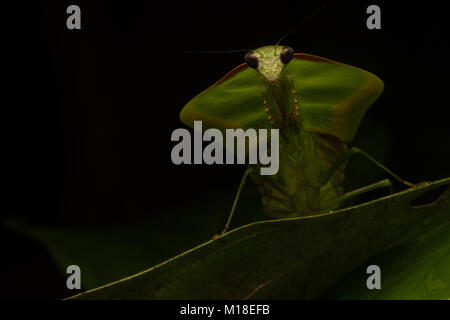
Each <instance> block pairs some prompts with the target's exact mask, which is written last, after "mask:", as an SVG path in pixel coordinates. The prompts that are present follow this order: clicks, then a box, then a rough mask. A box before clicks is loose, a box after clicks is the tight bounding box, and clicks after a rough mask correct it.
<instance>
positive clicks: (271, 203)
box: [180, 44, 414, 234]
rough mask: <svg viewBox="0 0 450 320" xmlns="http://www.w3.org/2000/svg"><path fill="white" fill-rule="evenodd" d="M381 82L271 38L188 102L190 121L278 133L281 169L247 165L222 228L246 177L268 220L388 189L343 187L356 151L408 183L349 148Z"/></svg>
mask: <svg viewBox="0 0 450 320" xmlns="http://www.w3.org/2000/svg"><path fill="white" fill-rule="evenodd" d="M383 88H384V84H383V82H382V80H381V79H379V78H378V77H377V76H375V75H374V74H372V73H370V72H368V71H365V70H362V69H359V68H357V67H353V66H350V65H346V64H343V63H340V62H336V61H333V60H330V59H326V58H322V57H318V56H314V55H310V54H304V53H294V50H293V49H292V48H291V47H288V46H283V45H279V44H276V45H272V46H264V47H261V48H258V49H255V50H252V51H250V52H248V53H247V54H246V55H245V63H243V64H241V65H239V66H237V67H236V68H234V69H233V70H231V71H230V72H229V73H228V74H226V75H225V76H224V77H223V78H222V79H220V80H219V81H217V82H216V83H214V84H213V85H212V86H210V87H209V88H207V89H206V90H204V91H203V92H201V93H200V94H198V95H197V96H195V97H194V98H193V99H192V100H191V101H189V102H188V103H187V104H186V105H185V106H184V108H183V109H182V111H181V113H180V119H181V121H182V122H183V123H184V124H186V125H188V126H191V127H192V126H193V122H194V121H195V120H202V121H203V124H204V126H205V128H218V129H220V130H225V129H227V128H242V129H244V130H245V129H248V128H267V129H273V128H276V129H279V131H280V141H279V153H280V160H279V161H280V164H279V165H280V168H279V171H278V173H277V174H276V175H272V176H262V175H260V174H258V170H255V168H256V167H258V165H249V166H248V168H247V170H246V171H245V173H244V175H243V177H242V180H241V183H240V185H239V188H238V191H237V194H236V197H235V199H234V202H233V205H232V208H231V211H230V215H229V218H228V221H227V223H226V226H225V228H224V230H223V232H222V234H224V233H226V231H227V230H228V229H229V226H230V222H231V218H232V216H233V213H234V211H235V209H236V205H237V202H238V199H239V196H240V193H241V191H242V188H243V186H244V184H245V181H246V179H247V177H248V176H250V177H251V178H252V179H253V180H254V181H255V183H256V184H257V186H258V189H259V191H260V193H261V196H262V205H263V209H264V212H265V213H266V214H267V215H268V216H270V217H273V218H290V217H301V216H310V215H315V214H319V213H323V212H327V211H330V210H333V209H335V208H337V207H338V206H339V205H340V204H341V203H342V201H344V200H346V199H350V198H353V197H355V196H357V195H360V194H362V193H366V192H369V191H372V190H375V189H380V188H389V190H390V191H391V192H392V182H391V180H389V179H383V180H381V181H379V182H376V183H373V184H370V185H367V186H364V187H361V188H359V189H356V190H352V191H349V192H344V190H343V187H342V185H343V182H344V176H345V174H344V170H345V167H346V165H347V163H348V160H349V158H351V157H352V156H354V155H356V154H359V155H361V156H363V157H365V158H366V159H367V160H368V161H370V162H371V163H373V164H374V165H376V166H378V167H379V168H381V169H382V170H384V171H385V172H386V173H388V174H389V175H390V176H391V177H392V178H394V179H395V180H397V181H399V182H400V183H402V184H404V185H406V186H408V187H411V186H413V185H414V184H412V183H411V182H408V181H406V180H404V179H402V178H400V177H399V176H398V175H396V174H395V173H394V172H392V171H391V170H389V169H388V168H387V167H385V166H384V165H383V164H381V163H380V162H379V161H377V160H376V159H374V158H373V157H372V156H370V155H369V154H367V153H366V152H364V151H362V150H360V149H358V148H356V147H349V146H348V144H349V143H350V142H351V141H352V139H353V138H354V136H355V134H356V131H357V129H358V126H359V124H360V122H361V120H362V118H363V117H364V114H365V112H366V111H367V110H368V108H369V107H370V106H371V105H372V104H373V103H374V102H375V100H376V99H377V98H378V97H379V96H380V95H381V93H382V91H383ZM269 139H270V137H269Z"/></svg>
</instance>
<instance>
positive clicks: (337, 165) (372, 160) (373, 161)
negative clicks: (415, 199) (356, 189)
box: [321, 147, 414, 187]
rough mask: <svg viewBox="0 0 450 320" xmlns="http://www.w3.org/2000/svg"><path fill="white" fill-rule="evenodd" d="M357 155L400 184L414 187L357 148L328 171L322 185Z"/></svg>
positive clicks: (351, 150) (348, 152) (349, 151)
mask: <svg viewBox="0 0 450 320" xmlns="http://www.w3.org/2000/svg"><path fill="white" fill-rule="evenodd" d="M355 154H360V155H362V156H363V157H364V158H366V159H367V160H369V161H370V162H372V163H373V164H374V165H376V166H377V167H379V168H380V169H382V170H384V171H385V172H387V173H388V174H390V175H391V176H392V177H393V178H394V179H395V180H397V181H398V182H400V183H402V184H404V185H407V186H408V187H412V186H414V183H411V182H408V181H406V180H405V179H402V178H400V177H399V176H398V175H396V174H395V173H393V172H392V171H391V170H389V169H388V168H386V167H385V166H384V165H383V164H382V163H381V162H379V161H378V160H376V159H375V158H373V157H372V156H371V155H369V154H368V153H366V152H364V151H362V150H361V149H358V148H356V147H352V148H351V149H350V150H348V151H347V153H346V154H344V156H343V157H342V158H341V159H339V160H338V161H336V162H335V163H334V164H333V165H332V166H331V167H330V169H328V171H327V172H326V173H325V175H324V176H323V179H322V181H321V183H322V185H323V184H325V183H326V182H327V181H328V180H329V179H330V178H331V176H332V175H333V174H334V172H335V171H336V170H337V169H338V168H339V167H340V166H341V165H342V164H343V163H344V162H345V161H346V160H347V159H348V158H350V157H351V156H353V155H355Z"/></svg>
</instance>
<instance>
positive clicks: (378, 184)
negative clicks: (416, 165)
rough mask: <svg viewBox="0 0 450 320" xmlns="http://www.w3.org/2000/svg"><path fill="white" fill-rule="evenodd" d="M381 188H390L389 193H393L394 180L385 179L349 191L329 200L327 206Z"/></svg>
mask: <svg viewBox="0 0 450 320" xmlns="http://www.w3.org/2000/svg"><path fill="white" fill-rule="evenodd" d="M381 188H389V193H390V194H392V193H393V189H392V182H391V180H389V179H384V180H381V181H378V182H375V183H372V184H369V185H368V186H365V187H362V188H359V189H356V190H353V191H349V192H347V193H344V194H343V195H341V196H339V197H337V198H334V199H332V200H330V201H328V202H327V203H326V204H325V206H331V205H333V204H335V203H339V202H341V201H344V200H347V199H351V198H354V197H356V196H359V195H360V194H363V193H366V192H369V191H372V190H377V189H381Z"/></svg>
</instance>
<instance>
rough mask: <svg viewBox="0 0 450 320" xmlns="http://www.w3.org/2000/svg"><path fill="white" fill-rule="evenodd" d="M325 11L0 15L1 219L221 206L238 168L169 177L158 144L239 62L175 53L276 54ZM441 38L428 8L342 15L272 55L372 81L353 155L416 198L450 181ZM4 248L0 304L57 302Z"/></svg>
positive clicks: (44, 276)
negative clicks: (424, 186) (1, 81)
mask: <svg viewBox="0 0 450 320" xmlns="http://www.w3.org/2000/svg"><path fill="white" fill-rule="evenodd" d="M322 3H325V2H317V1H295V2H294V3H287V2H284V3H281V2H279V3H278V2H272V3H267V4H265V3H261V2H239V3H231V2H209V3H202V4H200V3H188V2H184V3H180V4H179V3H175V2H159V3H157V4H155V3H153V2H151V1H146V2H145V3H144V2H142V3H141V2H135V3H131V2H123V1H122V2H117V3H109V2H104V3H102V2H95V1H75V2H72V1H71V2H68V1H55V2H46V1H41V2H39V3H36V2H33V3H31V4H26V5H25V4H22V5H20V4H17V5H15V7H14V8H11V9H9V10H6V11H5V13H4V15H5V16H6V17H5V19H6V21H7V27H6V29H5V30H7V35H6V39H5V41H6V44H5V46H4V48H3V51H4V52H6V53H7V55H8V59H7V60H5V62H6V64H7V66H8V67H9V68H8V71H10V72H8V74H7V75H5V78H6V83H7V84H6V86H5V87H4V91H5V95H4V99H3V104H2V106H3V108H2V110H3V112H5V113H4V116H3V120H4V128H5V133H4V139H3V141H4V146H5V148H4V149H3V158H4V159H5V160H6V164H5V165H4V177H3V179H2V180H3V185H4V187H5V188H4V190H5V191H6V192H5V194H4V195H5V199H6V201H5V202H4V205H3V210H2V213H3V216H2V219H11V218H14V219H16V218H21V219H25V220H27V221H31V222H33V223H37V224H47V225H61V224H62V225H67V224H76V225H102V224H106V223H108V224H110V223H120V222H121V221H124V220H126V221H128V220H133V219H139V218H140V217H142V216H148V215H158V214H159V212H160V211H161V209H164V208H166V207H168V206H172V207H179V208H183V207H184V206H187V205H188V204H189V203H190V202H191V201H193V200H195V199H202V198H204V197H214V194H215V193H216V192H218V190H222V189H230V188H232V189H233V190H234V189H235V188H236V187H237V185H238V183H239V180H240V177H241V174H242V172H243V170H244V167H237V166H206V165H196V166H194V165H191V166H176V165H173V164H172V163H171V160H170V151H171V148H172V147H173V145H174V143H172V142H171V141H170V135H171V133H172V131H173V130H174V129H176V128H179V127H184V125H183V124H182V123H181V122H180V121H179V112H180V110H181V108H182V107H183V105H184V104H185V103H186V102H188V101H189V100H190V99H191V98H192V97H194V96H195V95H196V94H197V93H199V92H200V91H201V90H203V89H205V88H206V87H208V86H209V85H211V84H212V83H213V82H214V81H216V80H218V79H219V78H220V77H221V76H222V75H224V74H225V73H226V72H228V71H229V70H230V69H232V68H233V67H235V66H236V65H238V64H240V63H242V62H243V55H244V54H243V53H237V54H236V53H223V54H187V53H185V52H187V51H209V50H232V49H247V48H250V49H251V48H258V47H261V46H264V45H270V44H274V43H275V42H276V41H277V40H278V39H279V38H280V37H281V36H282V35H283V34H285V33H286V32H288V31H289V30H290V29H291V28H292V27H293V26H295V25H296V24H298V23H299V22H301V21H302V20H303V19H304V18H306V17H307V16H308V14H310V13H311V12H313V11H314V10H316V9H317V8H318V7H320V6H321V4H322ZM70 4H77V5H79V6H80V7H81V12H82V20H81V24H82V28H81V30H68V29H67V28H66V18H67V16H68V15H67V14H66V8H67V6H68V5H70ZM370 4H378V5H380V7H381V15H382V29H381V30H368V29H367V28H366V19H367V16H368V15H367V14H366V8H367V6H368V5H370ZM445 25H446V16H445V11H444V9H443V8H442V7H440V6H439V5H438V4H435V3H434V4H432V3H430V2H427V3H426V4H425V3H422V4H420V5H419V4H417V5H415V4H413V3H408V4H398V5H397V6H394V5H393V4H387V3H384V2H373V3H372V2H364V1H361V2H359V3H358V4H352V3H350V2H348V3H344V2H339V4H328V5H327V8H326V9H325V10H323V11H322V12H321V13H319V14H318V15H317V16H315V17H314V18H313V19H311V20H310V21H309V22H308V23H307V24H306V25H305V26H303V27H302V28H301V29H300V30H298V31H295V32H294V33H292V34H291V35H289V37H288V38H286V39H285V41H283V44H285V45H289V46H291V47H293V48H294V49H295V50H296V51H297V52H305V53H311V54H316V55H319V56H323V57H327V58H330V59H333V60H337V61H340V62H344V63H347V64H351V65H354V66H358V67H361V68H363V69H366V70H368V71H370V72H373V73H375V74H376V75H378V76H379V77H380V78H381V79H383V81H384V82H385V91H384V92H383V94H382V96H381V97H380V99H379V100H378V101H377V102H376V103H375V104H374V106H373V107H372V108H371V109H370V110H369V111H368V112H367V114H366V117H365V119H364V120H363V122H362V124H361V128H360V135H361V136H359V135H358V137H357V138H356V140H355V145H358V146H361V147H362V148H363V149H364V148H366V149H369V151H370V150H371V149H372V151H373V152H374V153H375V154H374V155H375V156H377V155H378V156H379V157H381V158H382V160H383V162H384V163H385V164H386V165H387V166H388V167H389V168H391V169H392V170H393V171H394V172H396V173H398V174H399V175H400V176H402V177H405V178H407V179H408V180H410V181H413V182H418V181H422V180H434V179H438V178H444V177H446V176H449V174H450V169H449V166H448V163H450V152H449V150H450V149H449V133H448V123H449V116H450V111H449V105H448V90H449V86H448V83H449V81H448V77H449V76H448V74H449V73H448V72H449V65H450V63H449V61H448V57H449V49H448V38H449V37H448V33H446V30H444V27H445ZM383 137H384V138H383ZM380 139H381V141H383V143H382V145H383V146H382V147H380V146H379V145H378V144H379V141H380ZM374 145H375V146H374ZM379 149H380V150H381V149H382V150H383V151H379V154H377V152H378V151H377V150H379ZM365 168H366V169H365V170H367V172H368V174H369V172H370V171H372V170H375V169H374V168H373V167H372V166H370V164H367V166H366V167H365ZM363 172H364V171H363ZM230 204H231V203H229V202H226V203H220V202H219V203H217V205H218V206H220V207H222V206H223V207H226V208H228V207H229V206H230ZM1 240H2V241H1V242H2V246H3V249H2V254H3V258H2V268H3V269H4V271H2V275H3V277H4V279H5V280H2V281H3V282H2V288H5V290H2V291H3V293H2V294H5V291H6V290H7V291H8V294H7V295H6V296H8V297H50V298H55V297H61V296H64V294H65V292H64V291H63V289H61V285H60V283H61V282H62V283H64V277H63V275H60V274H59V272H58V271H57V268H56V266H55V265H54V263H53V262H52V260H51V258H50V257H49V256H48V254H47V253H46V251H45V249H43V248H42V247H40V246H39V245H38V244H35V243H33V242H31V241H30V240H29V239H27V238H23V237H22V236H20V235H18V234H15V233H14V232H12V231H9V230H6V229H4V230H2V239H1Z"/></svg>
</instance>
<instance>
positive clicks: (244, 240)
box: [73, 178, 450, 299]
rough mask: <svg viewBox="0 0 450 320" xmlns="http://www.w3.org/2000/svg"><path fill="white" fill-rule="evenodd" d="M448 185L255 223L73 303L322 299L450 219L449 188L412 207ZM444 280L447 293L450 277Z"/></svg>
mask: <svg viewBox="0 0 450 320" xmlns="http://www.w3.org/2000/svg"><path fill="white" fill-rule="evenodd" d="M449 184H450V178H447V179H443V180H440V181H436V182H434V183H431V184H426V185H420V186H416V187H414V188H411V189H408V190H405V191H403V192H400V193H397V194H394V195H391V196H388V197H384V198H381V199H377V200H374V201H370V202H367V203H365V204H362V205H358V206H354V207H351V208H347V209H343V210H339V211H335V212H330V213H326V214H322V215H318V216H311V217H302V218H294V219H283V220H270V221H263V222H256V223H252V224H249V225H246V226H243V227H240V228H237V229H235V230H233V231H231V232H229V233H227V234H225V235H224V236H222V237H220V238H218V239H215V240H211V241H208V242H206V243H204V244H202V245H200V246H198V247H196V248H193V249H191V250H188V251H186V252H184V253H182V254H180V255H178V256H175V257H173V258H171V259H169V260H167V261H165V262H163V263H161V264H159V265H157V266H155V267H152V268H150V269H148V270H145V271H143V272H140V273H138V274H135V275H133V276H130V277H127V278H124V279H122V280H119V281H116V282H113V283H111V284H108V285H105V286H103V287H100V288H97V289H94V290H90V291H87V292H85V293H82V294H80V295H77V296H75V297H73V298H77V299H271V298H272V299H279V298H300V299H308V298H316V297H319V296H320V294H322V293H323V292H324V291H325V290H327V289H328V288H330V286H332V285H333V284H334V283H335V282H336V281H338V280H339V279H341V278H342V277H343V276H345V275H347V274H349V272H351V271H353V270H355V269H356V268H357V267H358V266H360V265H361V264H362V263H363V262H365V261H367V259H368V258H370V257H373V256H376V255H378V254H380V253H381V252H383V251H385V250H386V249H388V248H392V247H394V246H395V245H398V244H400V243H403V242H405V241H408V240H411V239H414V238H416V237H417V236H419V235H422V234H424V233H425V232H427V231H429V230H432V229H434V228H435V227H437V226H440V225H442V224H444V223H447V222H449V221H450V190H449V188H448V187H447V188H446V191H445V193H444V194H443V195H442V196H440V197H439V199H437V200H435V201H433V202H432V203H430V204H422V205H415V206H412V205H411V203H414V202H415V200H416V199H417V198H419V197H420V196H421V195H423V194H424V193H425V192H427V191H430V190H433V189H435V188H438V187H443V186H448V185H449ZM442 241H444V242H445V243H447V246H448V240H445V239H444V240H442ZM446 259H447V258H446ZM445 261H446V260H445ZM445 261H444V262H445ZM117 263H120V260H119V259H118V261H117ZM433 263H434V262H433ZM439 263H440V262H439ZM447 274H448V273H447ZM409 276H410V277H412V278H411V279H415V276H414V275H409ZM439 280H440V281H441V282H443V281H447V283H445V284H444V285H445V286H446V288H448V285H449V283H448V277H441V278H439ZM364 283H365V281H364ZM435 286H439V287H440V288H443V287H442V284H441V283H437V282H436V283H435ZM444 290H445V289H444ZM445 294H448V290H445Z"/></svg>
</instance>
